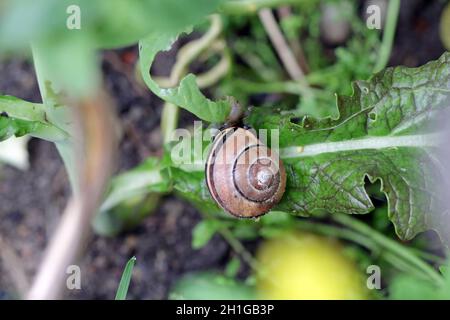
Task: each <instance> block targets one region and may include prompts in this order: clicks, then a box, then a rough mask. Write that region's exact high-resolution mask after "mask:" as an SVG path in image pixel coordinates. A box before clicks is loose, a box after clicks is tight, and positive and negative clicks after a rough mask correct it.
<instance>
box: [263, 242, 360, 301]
mask: <svg viewBox="0 0 450 320" xmlns="http://www.w3.org/2000/svg"><path fill="white" fill-rule="evenodd" d="M257 258H258V260H259V262H260V268H261V270H260V272H259V273H258V275H257V289H258V293H259V295H260V297H261V298H263V299H307V300H309V299H368V289H367V287H366V285H365V281H364V278H363V275H362V273H361V271H360V270H358V268H357V266H356V265H355V263H354V262H353V261H352V260H351V259H349V258H348V257H347V256H346V255H345V254H344V252H343V248H342V247H341V245H339V243H338V242H337V241H334V240H330V239H328V238H323V237H319V236H316V235H312V234H305V233H288V234H285V235H283V236H281V237H279V238H274V239H271V240H267V241H265V242H264V243H263V244H262V246H261V247H260V248H259V250H258V253H257Z"/></svg>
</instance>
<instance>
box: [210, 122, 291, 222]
mask: <svg viewBox="0 0 450 320" xmlns="http://www.w3.org/2000/svg"><path fill="white" fill-rule="evenodd" d="M206 182H207V186H208V189H209V191H210V193H211V196H212V197H213V199H214V200H215V201H216V202H217V203H218V204H219V205H220V206H221V207H222V208H223V209H224V210H225V211H227V212H229V213H231V214H232V215H234V216H237V217H242V218H252V217H258V216H260V215H262V214H264V213H266V212H268V211H269V210H270V209H271V208H272V207H273V206H274V205H275V204H277V203H278V202H279V201H280V200H281V197H282V196H283V193H284V190H285V187H286V172H285V169H284V166H283V163H282V162H281V160H280V159H279V157H278V155H277V154H276V153H275V152H272V151H271V150H270V148H268V147H267V146H265V145H264V144H262V143H261V142H260V141H259V140H258V138H257V137H256V136H255V135H254V134H253V133H252V132H251V131H249V130H245V129H242V128H228V129H225V130H223V131H221V132H220V133H219V134H218V136H217V137H216V138H215V139H214V143H213V145H212V149H211V151H210V154H209V157H208V159H207V162H206Z"/></svg>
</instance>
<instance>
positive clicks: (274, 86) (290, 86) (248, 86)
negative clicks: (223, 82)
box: [234, 79, 323, 95]
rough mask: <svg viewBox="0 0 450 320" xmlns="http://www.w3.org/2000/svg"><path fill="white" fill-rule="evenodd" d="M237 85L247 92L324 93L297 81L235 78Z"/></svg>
mask: <svg viewBox="0 0 450 320" xmlns="http://www.w3.org/2000/svg"><path fill="white" fill-rule="evenodd" d="M234 83H235V85H236V87H239V88H240V89H241V90H243V91H245V92H247V93H263V92H264V93H289V94H295V95H304V94H308V93H310V92H315V93H320V94H323V90H319V89H315V88H307V87H305V86H303V85H302V84H301V83H299V82H295V81H277V82H253V81H248V80H244V79H236V80H235V82H234Z"/></svg>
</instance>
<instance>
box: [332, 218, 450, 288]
mask: <svg viewBox="0 0 450 320" xmlns="http://www.w3.org/2000/svg"><path fill="white" fill-rule="evenodd" d="M331 218H332V219H333V220H334V221H336V222H338V223H340V224H342V225H345V226H346V227H348V228H350V229H353V230H355V231H358V232H360V233H361V234H363V235H366V236H367V237H369V238H370V239H372V240H373V241H374V242H376V243H378V244H379V245H380V246H382V247H383V248H384V249H386V250H389V251H390V252H391V253H393V254H395V255H397V256H398V257H401V258H403V259H404V260H405V261H408V262H409V263H410V264H411V265H414V266H415V267H417V268H418V269H420V270H421V271H422V272H423V273H424V274H425V275H427V276H428V277H429V278H430V279H431V280H433V281H434V282H436V283H437V284H441V283H442V281H443V278H442V276H441V275H440V274H439V272H437V271H436V270H435V269H434V268H433V267H431V266H430V265H429V264H427V263H426V262H424V261H423V260H422V259H420V258H418V257H417V256H416V255H415V254H414V253H412V251H411V250H409V249H408V248H405V247H404V246H402V245H401V244H399V243H397V242H395V241H393V240H392V239H390V238H388V237H386V236H385V235H383V234H381V233H379V232H377V231H376V230H374V229H372V228H370V227H369V226H367V225H366V224H365V223H363V222H361V221H359V220H357V219H355V218H352V217H351V216H349V215H344V214H333V215H331Z"/></svg>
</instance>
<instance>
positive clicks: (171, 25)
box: [0, 0, 222, 49]
mask: <svg viewBox="0 0 450 320" xmlns="http://www.w3.org/2000/svg"><path fill="white" fill-rule="evenodd" d="M220 2H222V1H221V0H190V1H184V0H164V1H160V0H132V1H123V0H96V1H90V0H41V1H39V2H35V1H29V0H6V1H2V11H1V12H0V48H2V49H15V48H25V47H26V46H28V44H29V43H30V42H31V41H33V42H39V43H40V42H45V43H49V42H51V43H52V44H54V45H57V44H58V43H61V42H62V41H63V42H65V41H66V40H68V41H70V40H71V39H74V38H76V37H78V36H82V37H83V38H85V39H90V41H91V43H92V46H93V47H94V48H110V47H121V46H126V45H131V44H133V43H136V42H137V41H138V40H139V39H141V38H143V37H145V36H146V35H147V34H148V33H149V32H153V31H155V30H159V31H162V30H167V31H173V30H179V29H180V28H184V27H186V26H188V25H191V24H193V23H196V22H198V21H199V20H200V19H201V18H203V17H204V16H206V15H207V14H209V13H211V12H212V11H214V10H215V9H216V8H217V6H218V5H219V3H220ZM73 5H76V6H78V7H79V8H80V20H79V21H80V27H81V28H80V29H69V28H68V27H67V22H68V21H69V22H70V21H72V19H71V17H72V16H73V17H75V16H74V11H69V12H68V8H69V7H70V6H73Z"/></svg>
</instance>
